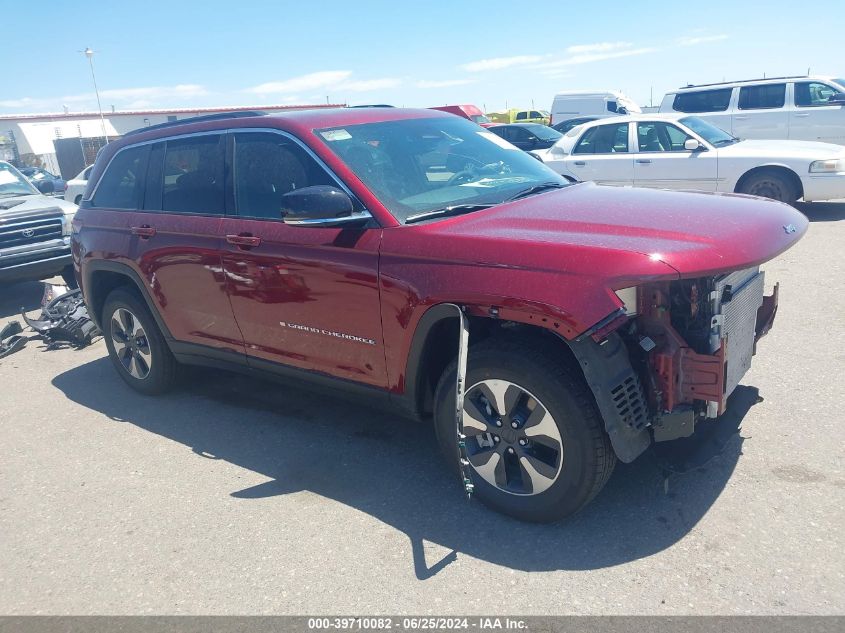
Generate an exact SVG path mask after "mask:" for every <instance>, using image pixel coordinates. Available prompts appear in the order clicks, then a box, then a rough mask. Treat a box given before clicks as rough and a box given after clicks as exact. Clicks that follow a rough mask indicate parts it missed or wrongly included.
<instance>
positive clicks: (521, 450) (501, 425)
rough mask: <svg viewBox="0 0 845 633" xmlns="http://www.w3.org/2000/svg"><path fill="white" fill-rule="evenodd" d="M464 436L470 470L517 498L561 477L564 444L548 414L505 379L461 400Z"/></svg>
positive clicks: (470, 392)
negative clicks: (462, 402) (462, 401)
mask: <svg viewBox="0 0 845 633" xmlns="http://www.w3.org/2000/svg"><path fill="white" fill-rule="evenodd" d="M463 425H464V434H465V435H466V436H467V440H466V446H467V457H468V458H469V461H470V464H471V465H472V468H473V470H474V471H475V472H476V473H477V474H478V475H479V476H480V477H481V478H482V479H484V480H485V481H486V482H487V483H489V484H491V485H493V486H495V487H496V488H498V489H499V490H501V491H503V492H507V493H510V494H515V495H525V496H528V495H536V494H540V493H541V492H543V491H545V490H547V489H548V488H549V487H550V486H551V485H552V484H554V482H555V481H556V480H557V478H558V476H559V475H560V471H561V467H562V465H563V440H562V439H561V435H560V431H559V430H558V427H557V424H556V423H555V420H554V418H553V417H552V415H551V413H550V412H549V411H548V409H547V408H546V407H545V406H544V405H543V403H542V402H540V400H538V399H537V398H536V397H535V396H534V395H533V394H531V393H530V392H529V391H528V390H527V389H525V388H523V387H520V386H519V385H517V384H515V383H512V382H509V381H507V380H494V379H490V380H483V381H481V382H478V383H476V384H474V385H473V386H472V387H470V388H469V389H468V390H467V393H466V396H465V398H464V413H463Z"/></svg>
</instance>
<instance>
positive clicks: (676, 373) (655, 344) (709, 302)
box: [593, 266, 778, 461]
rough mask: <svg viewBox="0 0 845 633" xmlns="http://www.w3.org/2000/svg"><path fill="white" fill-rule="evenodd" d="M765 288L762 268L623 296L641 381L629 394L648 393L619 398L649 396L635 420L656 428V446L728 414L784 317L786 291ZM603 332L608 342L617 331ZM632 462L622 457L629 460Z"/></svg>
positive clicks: (629, 344) (636, 425)
mask: <svg viewBox="0 0 845 633" xmlns="http://www.w3.org/2000/svg"><path fill="white" fill-rule="evenodd" d="M764 284H765V274H764V273H763V272H762V271H761V270H760V269H759V267H756V266H754V267H750V268H746V269H743V270H738V271H734V272H731V273H727V274H721V275H714V276H708V277H698V278H693V279H680V280H677V281H666V282H658V283H648V284H645V285H642V286H637V287H630V288H625V289H622V290H619V291H617V292H616V294H617V296H618V297H619V298H620V300H621V301H622V302H623V304H624V306H625V307H624V308H623V309H624V311H625V314H624V315H620V318H619V319H618V320H617V322H616V325H617V326H618V327H617V328H616V329H615V333H616V335H617V336H618V337H619V338H620V339H621V340H622V341H623V342H624V344H625V347H626V349H627V351H628V357H629V359H630V362H631V367H632V369H633V371H634V373H635V374H636V377H637V381H636V382H638V383H640V384H639V385H636V384H633V383H631V385H630V386H629V387H628V390H629V391H631V390H639V391H640V393H633V394H631V393H628V394H623V393H621V390H620V393H617V394H615V395H614V394H611V399H612V400H613V402H619V401H621V400H622V399H623V397H624V398H633V399H634V401H636V398H637V397H640V394H642V396H643V397H644V399H645V401H646V407H647V410H648V414H644V415H634V416H631V417H629V418H628V421H627V424H628V425H629V426H632V425H633V426H632V430H635V429H636V430H639V429H644V428H645V427H646V426H649V427H650V428H651V434H652V437H653V439H654V441H656V442H661V441H668V440H674V439H678V438H681V437H687V436H689V435H692V433H693V431H694V429H695V425H696V422H698V421H701V420H705V419H708V418H716V417H718V416H719V415H721V414H723V413H724V412H725V410H726V407H727V400H728V398H729V397H730V395H731V394H732V393H733V391H734V389H736V387H737V386H738V385H739V382H740V380H741V379H742V377H743V376H744V375H745V373H746V372H747V371H748V369H750V367H751V358H752V357H753V356H754V354H755V353H756V349H757V341H759V340H760V338H762V337H763V336H765V334H766V333H768V331H769V329H770V328H771V325H772V322H773V320H774V317H775V313H776V312H777V305H778V285H777V284H775V286H774V289H773V291H772V294H770V295H768V296H766V295H764ZM597 334H599V337H598V338H601V336H605V338H604V340H603V341H602V343H603V344H607V340H608V338H607V334H609V333H608V332H606V331H605V332H604V333H601V332H597ZM593 338H594V340H595V339H596V338H597V337H596V336H595V335H594V336H593ZM641 386H642V387H644V389H643V388H642V387H641ZM625 402H626V405H628V404H629V403H628V400H626V401H625ZM631 412H632V413H635V412H636V410H635V408H634V407H631ZM642 444H643V443H642V442H640V443H639V445H640V446H642ZM642 448H644V446H642ZM626 456H627V455H624V454H623V455H620V458H622V459H623V461H628V460H626V459H625V457H626Z"/></svg>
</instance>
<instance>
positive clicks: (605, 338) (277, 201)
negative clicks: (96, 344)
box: [72, 108, 807, 520]
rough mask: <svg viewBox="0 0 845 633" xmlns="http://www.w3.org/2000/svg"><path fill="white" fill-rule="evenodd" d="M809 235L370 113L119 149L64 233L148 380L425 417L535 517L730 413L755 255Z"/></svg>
mask: <svg viewBox="0 0 845 633" xmlns="http://www.w3.org/2000/svg"><path fill="white" fill-rule="evenodd" d="M806 226H807V223H806V220H805V218H804V217H803V216H802V215H801V214H799V213H798V212H796V211H795V210H793V209H792V208H791V207H788V206H786V205H783V204H780V203H775V202H771V201H764V200H760V199H754V198H750V197H745V196H714V195H709V194H695V193H675V192H661V191H652V190H636V189H621V188H609V187H599V186H595V185H592V184H579V185H568V184H567V183H566V182H565V181H564V180H563V179H562V178H561V177H560V176H558V175H557V174H555V173H554V172H552V171H551V170H549V169H548V168H547V167H545V166H544V165H543V164H542V163H540V162H539V161H537V160H535V159H533V158H532V157H530V156H529V155H527V154H526V153H524V152H521V151H518V150H516V148H514V147H513V146H512V145H510V144H508V143H507V142H505V141H503V140H502V139H500V138H499V137H497V136H495V135H493V134H492V133H490V132H489V131H487V130H484V129H482V128H480V127H478V126H477V125H475V124H473V123H471V122H469V121H466V120H464V119H460V118H458V117H455V116H452V115H449V114H444V113H440V112H436V111H432V110H405V109H398V108H362V109H339V110H320V111H310V112H309V111H302V112H293V113H288V114H283V115H272V116H262V115H260V114H258V113H251V114H250V113H246V114H244V113H241V114H239V115H230V116H223V117H221V116H219V115H217V116H214V117H206V118H202V119H194V120H189V121H180V122H178V123H176V124H165V125H163V126H157V127H151V128H145V129H144V130H142V131H138V132H137V133H132V134H129V135H127V136H125V137H124V138H122V139H121V140H119V141H116V142H114V143H110V144H109V145H108V146H107V147H106V148H105V150H104V151H103V152H102V153H101V155H100V157H99V158H98V159H97V163H96V165H95V167H94V171H93V173H92V177H91V179H90V181H89V184H88V189H87V191H86V193H85V196H84V199H83V201H82V203H81V205H80V210H79V212H78V214H77V216H76V219H75V221H74V230H73V240H72V246H73V254H74V261H75V266H76V273H77V275H78V277H79V280H80V283H81V285H82V288H83V291H84V295H85V299H86V301H87V303H88V306H89V309H90V311H91V313H92V315H93V316H94V318H95V319H96V320H97V321H98V322H99V324H100V325H101V327H102V329H103V331H104V333H105V339H106V344H107V346H108V350H109V355H110V357H111V359H112V361H113V363H114V365H115V367H116V370H117V372H118V374H119V375H120V376H121V378H123V380H125V381H126V383H128V384H129V385H130V386H132V387H133V388H135V389H137V390H138V391H141V392H143V393H147V394H154V393H159V392H162V391H163V390H165V389H166V388H168V387H169V386H170V385H171V384H172V382H173V379H174V376H175V374H176V371H177V368H178V365H179V364H180V363H191V364H203V365H211V366H215V367H221V368H239V369H241V370H245V371H249V372H255V373H256V374H263V375H283V376H287V377H291V376H295V377H298V378H302V379H306V380H310V381H312V382H313V383H316V384H318V385H322V386H324V387H325V388H328V389H332V390H344V391H348V392H353V393H357V394H363V395H364V396H365V397H366V398H368V399H369V400H370V401H372V402H375V401H377V400H378V401H384V402H387V403H389V404H391V405H393V406H396V407H397V408H399V409H400V410H402V411H404V412H405V413H407V414H408V415H409V416H410V417H413V418H418V419H433V420H434V425H435V429H436V432H437V436H438V438H439V442H440V444H441V446H442V449H443V451H444V452H445V454H446V455H447V456H448V458H449V459H450V460H452V463H453V464H454V465H455V467H456V468H457V467H458V464H459V454H460V455H461V456H462V457H464V458H465V460H466V461H465V462H464V464H463V473H464V475H465V477H466V478H467V479H470V480H471V483H472V484H473V485H474V486H475V492H476V494H477V496H478V497H479V498H480V499H481V500H482V501H484V502H485V503H487V504H489V505H491V506H493V507H494V508H496V509H498V510H500V511H503V512H506V513H509V514H512V515H514V516H517V517H520V518H523V519H529V520H551V519H557V518H560V517H563V516H566V515H569V514H571V513H573V512H575V511H576V510H578V509H579V508H580V507H582V506H583V505H584V504H585V503H587V502H588V501H589V500H590V499H591V498H592V497H593V496H594V495H595V494H597V493H598V491H599V490H600V489H601V487H602V486H603V485H604V483H605V482H606V481H607V479H608V477H609V476H610V473H611V471H612V469H613V466H614V464H615V462H616V460H617V458H619V459H622V460H623V461H625V462H629V461H631V460H633V459H635V458H636V457H637V456H638V455H640V454H641V453H642V452H643V451H645V450H646V449H647V448H648V446H649V445H650V444H651V443H652V442H653V441H665V440H670V439H673V438H676V437H682V436H685V435H689V434H691V433H692V432H693V429H694V427H695V425H696V424H698V423H704V422H706V421H707V419H708V418H713V417H716V416H718V415H720V414H721V413H722V412H723V411H724V410H725V407H726V405H727V401H728V396H730V394H731V392H732V391H733V390H734V388H735V387H736V386H737V384H738V382H739V380H740V379H741V378H742V376H743V374H744V373H745V371H746V370H747V369H748V367H749V366H750V363H751V356H752V355H753V353H754V352H755V351H756V343H757V341H758V340H759V338H760V337H761V336H762V335H763V334H765V333H766V332H767V331H768V329H769V327H770V326H771V323H772V320H773V318H774V314H775V310H776V307H777V296H776V293H775V294H773V295H772V296H768V297H764V294H763V273H762V272H760V271H759V269H758V266H759V264H761V263H762V262H764V261H766V260H768V259H771V258H772V257H774V256H776V255H777V254H779V253H781V252H782V251H784V250H786V249H787V248H789V247H790V246H791V245H792V244H793V243H795V242H796V241H797V240H798V239H799V238H800V236H801V235H802V234H803V233H804V231H805V230H806ZM463 324H468V330H469V348H468V357H469V358H468V366H467V369H466V375H465V380H463V381H462V382H461V384H462V385H463V384H465V385H466V393H465V399H464V401H463V407H462V409H457V411H458V412H459V415H457V416H456V402H458V401H459V400H458V396H457V394H456V390H457V388H456V385H457V384H458V377H464V376H463V375H462V374H463V372H462V371H460V370H459V364H458V362H457V359H458V352H459V341H460V340H461V337H459V333H461V332H463V331H464V329H463V327H462V325H463ZM463 349H466V347H463ZM461 430H462V434H463V435H465V441H463V442H461V443H460V444H462V445H463V446H462V448H461V449H459V442H458V439H459V435H460V434H461Z"/></svg>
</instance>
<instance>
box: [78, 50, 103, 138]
mask: <svg viewBox="0 0 845 633" xmlns="http://www.w3.org/2000/svg"><path fill="white" fill-rule="evenodd" d="M82 52H83V53H85V57H87V58H88V64H89V65H90V66H91V79H92V81H93V82H94V94H95V95H97V110H99V112H100V123H102V124H103V140H104V141H105V142H106V145H108V143H109V134H108V132H106V119H105V117H104V116H103V106H102V105H100V91H99V90H98V89H97V77H96V76H95V75H94V51H93V50H91V47H90V46H89V47H87V48H86V49H85V50H84V51H82Z"/></svg>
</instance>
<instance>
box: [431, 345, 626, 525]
mask: <svg viewBox="0 0 845 633" xmlns="http://www.w3.org/2000/svg"><path fill="white" fill-rule="evenodd" d="M456 368H457V363H456V362H453V363H452V364H451V365H450V366H449V367H448V368H447V369H446V370H445V372H444V373H443V376H441V378H440V381H439V383H438V385H437V391H436V393H435V401H434V420H435V430H436V434H437V440H438V443H439V445H440V448H441V450H442V451H443V454H444V455H445V456H446V459H447V460H448V461H449V463H450V464H451V465H452V467H453V468H454V469H457V468H458V447H457V429H456V425H455V415H454V401H455V400H454V399H455V374H456V371H457V369H456ZM485 380H498V381H503V382H508V383H514V385H513V386H517V387H518V388H521V389H524V390H525V391H526V392H530V395H531V396H533V397H535V398H536V402H538V403H539V404H540V405H541V406H542V407H544V408H545V409H546V410H547V411H548V413H549V414H551V416H552V418H553V422H554V424H555V426H556V427H557V429H558V432H559V434H560V440H561V444H562V451H561V454H560V457H561V460H560V462H562V463H560V462H559V463H558V466H557V468H559V471H558V472H557V475H556V479H554V483H552V484H551V485H550V486H549V487H548V488H546V489H545V490H542V491H541V492H539V493H536V494H534V493H533V492H531V493H527V494H514V493H512V492H508V491H505V490H503V489H502V488H500V487H498V486H497V485H495V483H490V482H488V481H487V480H486V479H484V478H483V477H482V476H480V475H479V472H478V471H476V470H475V469H474V468H473V483H474V484H475V495H476V496H477V497H478V498H479V499H480V500H481V501H482V502H483V503H484V504H485V505H487V506H489V507H491V508H493V509H494V510H497V511H499V512H502V513H504V514H508V515H510V516H512V517H515V518H517V519H520V520H524V521H535V522H550V521H558V520H560V519H564V518H566V517H568V516H571V515H573V514H575V513H576V512H578V510H580V509H581V508H582V507H584V506H585V505H586V504H587V503H589V502H590V501H591V500H592V499H593V498H594V497H595V496H596V495H597V494H598V493H599V491H600V490H601V489H602V488H603V487H604V485H605V484H606V483H607V481H608V479H609V478H610V475H611V473H612V472H613V468H614V466H615V465H616V455H615V453H614V452H613V449H612V447H611V445H610V439H609V438H608V436H607V434H606V433H605V430H604V423H603V421H602V419H601V416H600V415H599V413H598V411H597V410H596V405H595V401H594V399H593V396H592V394H591V392H590V391H589V389H588V387H587V385H586V384H585V382H584V379H583V377H582V376H581V375H580V373H579V372H578V370H577V368H575V369H574V370H573V369H572V368H571V367H569V366H568V365H567V364H566V363H564V362H562V361H561V359H560V358H559V356H556V355H555V354H554V353H553V352H552V351H548V350H547V349H545V348H544V346H542V345H540V344H538V343H537V342H536V341H531V340H530V339H524V338H521V337H518V336H507V337H498V338H493V339H488V340H486V341H483V342H481V343H479V344H478V345H475V346H473V347H472V348H471V351H470V354H469V359H468V364H467V381H466V384H467V396H468V397H469V396H470V395H471V393H472V391H473V387H474V386H477V385H479V384H481V383H482V381H485ZM477 388H480V387H477ZM468 406H472V405H468ZM465 410H466V406H465ZM488 413H489V409H488ZM491 428H492V427H491ZM506 431H507V429H500V431H499V432H503V433H504V432H506ZM511 435H512V434H511ZM485 437H489V435H486V436H485ZM500 440H501V442H499V441H497V444H496V446H497V447H499V446H505V445H506V438H505V437H504V434H503V435H502V436H501V437H500ZM472 442H476V443H475V444H474V445H472V444H471V443H472ZM471 445H472V446H476V447H477V446H478V445H479V442H478V440H476V439H475V438H473V437H468V438H467V446H468V451H469V449H470V446H471ZM507 446H508V448H506V449H505V450H510V447H511V446H513V444H512V443H511V444H508V445H507ZM515 448H516V453H515V455H516V457H517V459H518V460H520V461H521V460H522V454H521V453H519V451H520V449H519V448H518V447H515ZM481 450H497V451H498V450H499V449H498V448H497V449H481ZM524 450H527V449H524ZM511 453H514V452H513V451H511ZM506 459H508V458H507V457H505V456H504V455H502V457H501V461H502V462H504V461H505V460H506ZM510 459H513V457H511V458H510ZM515 466H516V467H517V468H518V465H515ZM550 479H551V478H550Z"/></svg>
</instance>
